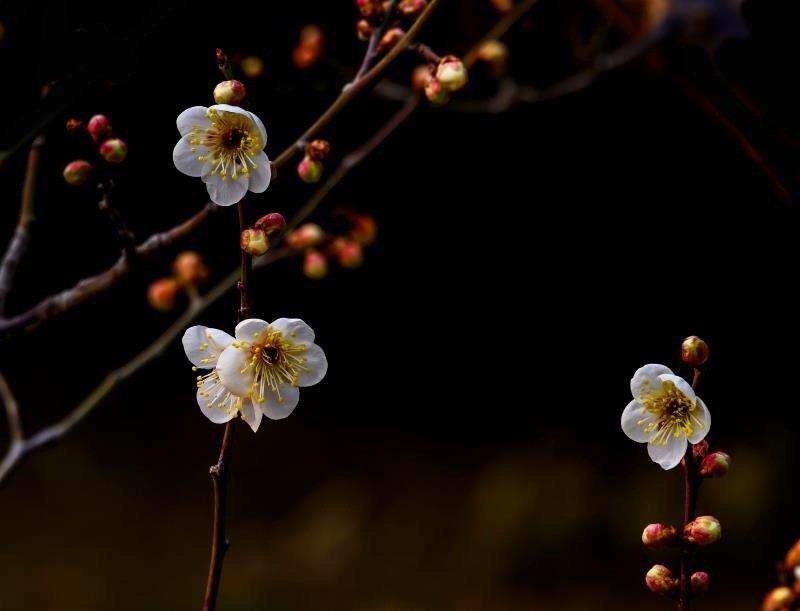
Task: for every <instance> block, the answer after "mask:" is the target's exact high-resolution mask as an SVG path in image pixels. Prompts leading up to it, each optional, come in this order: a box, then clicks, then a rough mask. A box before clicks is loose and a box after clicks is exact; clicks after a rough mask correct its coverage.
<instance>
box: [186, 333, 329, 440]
mask: <svg viewBox="0 0 800 611" xmlns="http://www.w3.org/2000/svg"><path fill="white" fill-rule="evenodd" d="M183 347H184V350H185V351H186V356H187V357H188V358H189V360H190V361H191V362H192V364H193V365H194V367H193V369H195V370H197V369H210V370H211V371H210V372H209V373H207V374H205V375H202V376H198V378H197V403H198V405H199V406H200V409H201V410H202V411H203V413H204V414H205V415H206V417H208V418H209V420H211V421H212V422H216V423H223V422H228V421H229V420H231V419H233V418H235V417H236V416H237V415H238V416H239V417H241V418H242V420H244V421H245V422H247V423H248V424H249V425H250V427H251V428H252V429H253V431H256V430H258V426H259V424H260V423H261V418H262V416H263V415H265V414H266V416H267V417H268V418H271V419H273V420H279V419H281V418H286V417H287V416H288V415H289V414H291V413H292V411H293V410H294V408H295V407H296V406H297V402H298V401H299V399H300V391H299V388H300V387H303V386H312V385H314V384H316V383H317V382H319V381H320V380H321V379H322V378H323V377H324V376H325V373H326V372H327V370H328V360H327V358H326V357H325V353H324V352H323V351H322V348H320V347H319V346H317V345H316V344H315V343H314V331H312V330H311V327H309V326H308V325H307V324H306V323H304V322H303V321H302V320H299V319H297V318H279V319H278V320H276V321H275V322H273V323H267V322H266V321H263V320H259V319H257V318H250V319H248V320H244V321H242V322H240V323H239V324H238V325H237V326H236V337H235V338H233V337H231V336H230V335H228V334H227V333H225V332H224V331H219V330H217V329H209V328H207V327H202V326H196V327H191V328H190V329H187V331H186V333H185V334H184V336H183Z"/></svg>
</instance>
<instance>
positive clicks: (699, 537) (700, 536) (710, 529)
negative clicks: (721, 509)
mask: <svg viewBox="0 0 800 611" xmlns="http://www.w3.org/2000/svg"><path fill="white" fill-rule="evenodd" d="M683 536H684V538H685V539H686V541H687V542H689V543H693V544H694V545H710V544H712V543H716V542H717V541H719V540H720V538H721V537H722V526H721V525H720V523H719V520H717V518H715V517H714V516H700V517H699V518H695V519H694V521H692V522H690V523H689V524H687V525H686V526H685V527H684V529H683Z"/></svg>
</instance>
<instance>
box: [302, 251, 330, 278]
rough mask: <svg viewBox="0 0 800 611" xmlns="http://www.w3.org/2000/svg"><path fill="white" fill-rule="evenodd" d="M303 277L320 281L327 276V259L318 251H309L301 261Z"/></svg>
mask: <svg viewBox="0 0 800 611" xmlns="http://www.w3.org/2000/svg"><path fill="white" fill-rule="evenodd" d="M303 275H304V276H305V277H306V278H309V279H311V280H321V279H322V278H324V277H325V276H327V275H328V259H326V258H325V255H323V254H322V253H321V252H319V251H318V250H309V251H308V252H307V253H306V256H305V258H304V259H303Z"/></svg>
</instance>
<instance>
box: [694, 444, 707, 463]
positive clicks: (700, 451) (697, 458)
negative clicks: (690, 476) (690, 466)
mask: <svg viewBox="0 0 800 611" xmlns="http://www.w3.org/2000/svg"><path fill="white" fill-rule="evenodd" d="M707 454H708V442H707V441H706V440H705V439H703V440H702V441H701V442H700V443H696V444H694V445H693V446H692V456H694V462H696V463H697V464H700V463H702V462H703V460H704V459H705V457H706V455H707Z"/></svg>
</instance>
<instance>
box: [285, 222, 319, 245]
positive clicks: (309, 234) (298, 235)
mask: <svg viewBox="0 0 800 611" xmlns="http://www.w3.org/2000/svg"><path fill="white" fill-rule="evenodd" d="M324 237H325V232H324V231H322V227H320V226H319V225H317V224H316V223H305V224H304V225H300V227H298V228H297V229H295V230H294V231H290V232H289V234H288V235H287V236H286V245H287V246H289V248H295V249H298V250H301V249H303V248H308V247H310V246H316V245H317V244H319V243H320V242H322V239H323V238H324Z"/></svg>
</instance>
